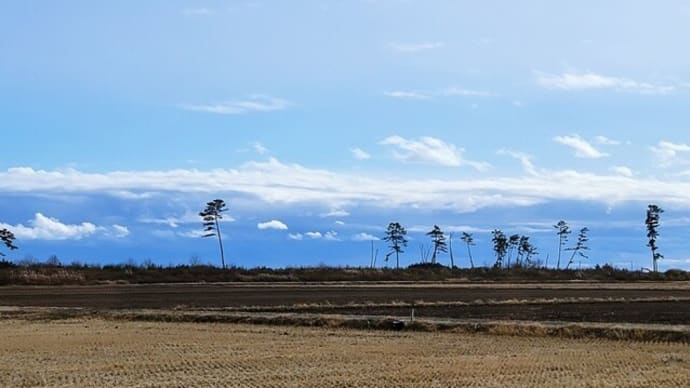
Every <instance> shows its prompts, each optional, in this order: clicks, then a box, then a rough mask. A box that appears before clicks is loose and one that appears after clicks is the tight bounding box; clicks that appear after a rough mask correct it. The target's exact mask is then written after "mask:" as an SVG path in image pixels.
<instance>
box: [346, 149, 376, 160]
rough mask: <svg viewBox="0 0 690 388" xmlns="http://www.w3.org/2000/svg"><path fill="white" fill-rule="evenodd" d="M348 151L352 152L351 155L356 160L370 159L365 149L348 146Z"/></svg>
mask: <svg viewBox="0 0 690 388" xmlns="http://www.w3.org/2000/svg"><path fill="white" fill-rule="evenodd" d="M350 152H352V157H353V158H355V159H357V160H367V159H371V155H369V154H368V153H367V152H366V151H364V150H362V149H361V148H350Z"/></svg>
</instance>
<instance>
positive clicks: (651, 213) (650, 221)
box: [645, 204, 664, 272]
mask: <svg viewBox="0 0 690 388" xmlns="http://www.w3.org/2000/svg"><path fill="white" fill-rule="evenodd" d="M663 212H664V210H663V209H662V208H660V207H659V206H657V205H653V204H650V205H649V206H648V207H647V219H646V220H645V224H647V238H648V239H649V241H648V242H647V246H648V247H649V248H650V249H651V250H652V264H653V266H654V272H657V271H659V264H658V261H659V259H663V258H664V255H662V254H661V253H659V252H657V249H659V247H658V246H657V245H656V240H657V239H658V238H659V232H658V231H657V230H656V229H657V228H658V227H659V219H660V215H661V213H663Z"/></svg>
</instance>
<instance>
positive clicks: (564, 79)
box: [536, 72, 677, 94]
mask: <svg viewBox="0 0 690 388" xmlns="http://www.w3.org/2000/svg"><path fill="white" fill-rule="evenodd" d="M536 75H537V82H538V83H539V85H541V86H542V87H544V88H547V89H560V90H568V91H580V90H591V89H601V90H603V89H610V90H615V91H619V92H627V93H638V94H668V93H672V92H674V91H675V90H676V88H677V87H676V86H673V85H655V84H650V83H646V82H638V81H635V80H632V79H629V78H622V77H610V76H605V75H601V74H596V73H579V74H578V73H562V74H548V73H542V72H536Z"/></svg>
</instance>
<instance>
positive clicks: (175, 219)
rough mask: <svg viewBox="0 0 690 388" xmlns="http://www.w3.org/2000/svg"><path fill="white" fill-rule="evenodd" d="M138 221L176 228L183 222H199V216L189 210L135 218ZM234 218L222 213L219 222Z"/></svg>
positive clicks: (231, 220) (230, 220)
mask: <svg viewBox="0 0 690 388" xmlns="http://www.w3.org/2000/svg"><path fill="white" fill-rule="evenodd" d="M137 221H138V222H141V223H144V224H160V225H168V226H169V227H171V228H177V227H179V226H180V225H183V224H194V223H199V224H200V223H201V217H200V216H199V214H198V213H194V212H192V211H190V210H187V211H185V212H184V213H183V214H181V215H179V216H168V217H161V218H150V217H149V218H147V217H144V218H140V219H138V220H137ZM234 221H235V219H234V218H233V217H232V216H231V215H229V214H227V213H224V214H223V218H222V219H221V222H234Z"/></svg>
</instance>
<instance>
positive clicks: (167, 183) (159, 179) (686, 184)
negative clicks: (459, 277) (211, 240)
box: [0, 158, 690, 212]
mask: <svg viewBox="0 0 690 388" xmlns="http://www.w3.org/2000/svg"><path fill="white" fill-rule="evenodd" d="M535 170H536V171H535V174H534V175H527V174H525V175H519V176H513V177H506V176H491V175H489V174H483V176H481V177H473V178H471V179H463V178H460V177H447V178H444V179H431V178H402V177H399V176H395V175H392V176H385V177H382V176H376V175H368V174H351V173H342V172H335V171H329V170H324V169H313V168H307V167H304V166H301V165H299V164H288V163H282V162H280V161H278V160H277V159H274V158H270V159H269V160H267V161H264V162H250V163H246V164H244V165H241V166H240V167H238V168H236V169H215V170H209V171H200V170H195V169H190V170H187V169H179V170H164V171H117V172H108V173H85V172H80V171H77V170H70V171H45V170H34V169H32V168H29V167H16V168H10V169H8V170H7V171H5V172H0V193H31V194H32V195H51V196H55V195H58V196H59V195H75V194H79V195H90V194H99V193H104V192H109V191H113V190H131V191H159V192H165V193H167V194H166V195H178V196H185V195H186V196H194V197H198V196H199V195H203V196H204V197H207V196H216V195H222V196H224V197H225V198H228V199H232V198H235V197H241V198H243V201H247V203H249V204H252V205H253V206H260V207H261V206H266V205H271V206H274V207H279V206H284V207H291V208H294V207H295V206H304V207H309V208H311V209H323V208H324V207H326V208H330V209H343V208H351V207H368V208H372V209H407V208H424V209H428V210H429V211H432V210H451V211H456V212H469V211H475V210H477V209H481V208H487V207H496V206H504V207H510V206H513V207H521V206H531V205H535V204H540V203H545V202H549V201H560V200H572V201H595V202H599V203H603V204H607V205H608V204H611V203H619V202H625V201H643V202H648V201H655V202H659V203H665V204H667V206H676V207H679V208H689V207H690V181H687V180H685V179H679V178H678V177H677V176H674V177H672V178H669V179H664V178H662V177H640V176H635V177H632V178H630V177H625V176H620V175H618V174H611V173H607V174H595V173H588V172H579V171H573V170H563V171H550V170H546V169H542V168H535ZM391 188H404V189H400V190H391ZM583 188H586V190H584V189H583Z"/></svg>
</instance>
